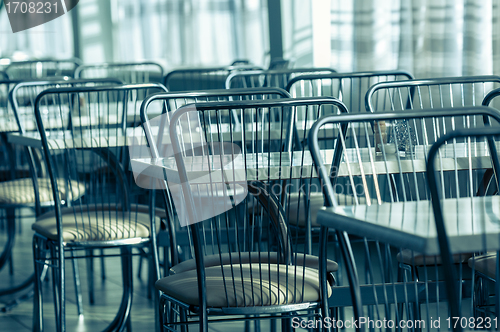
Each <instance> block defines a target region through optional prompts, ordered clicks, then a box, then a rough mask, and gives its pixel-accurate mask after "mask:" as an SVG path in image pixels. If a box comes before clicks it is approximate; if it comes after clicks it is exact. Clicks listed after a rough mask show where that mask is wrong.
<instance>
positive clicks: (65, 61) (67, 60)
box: [7, 58, 82, 68]
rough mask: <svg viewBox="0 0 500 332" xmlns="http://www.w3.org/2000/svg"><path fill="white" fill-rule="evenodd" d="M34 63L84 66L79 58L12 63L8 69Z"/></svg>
mask: <svg viewBox="0 0 500 332" xmlns="http://www.w3.org/2000/svg"><path fill="white" fill-rule="evenodd" d="M32 63H71V64H74V65H75V66H76V67H78V66H80V65H81V64H82V60H80V59H78V58H71V59H38V60H26V61H12V62H11V63H9V64H8V65H7V68H8V67H10V66H17V65H24V64H32Z"/></svg>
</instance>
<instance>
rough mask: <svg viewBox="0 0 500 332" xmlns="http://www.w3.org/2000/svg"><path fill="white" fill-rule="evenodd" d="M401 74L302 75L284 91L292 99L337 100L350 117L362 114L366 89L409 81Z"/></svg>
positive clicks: (395, 71) (390, 72) (406, 75)
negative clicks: (392, 82) (389, 82)
mask: <svg viewBox="0 0 500 332" xmlns="http://www.w3.org/2000/svg"><path fill="white" fill-rule="evenodd" d="M412 78H413V77H412V76H411V74H410V73H408V72H406V71H402V70H390V71H373V72H353V73H334V74H327V75H324V74H320V75H301V76H298V77H296V78H294V79H292V80H290V82H288V85H287V87H286V90H287V91H288V92H289V93H290V94H291V95H292V97H295V98H296V97H313V96H329V97H334V98H338V99H339V100H341V101H342V102H343V103H344V104H345V105H346V106H347V108H348V109H349V112H351V113H361V112H365V109H366V108H365V104H364V98H365V94H366V92H367V91H368V89H369V88H370V87H371V86H372V85H374V84H376V83H379V82H386V81H404V80H409V79H412Z"/></svg>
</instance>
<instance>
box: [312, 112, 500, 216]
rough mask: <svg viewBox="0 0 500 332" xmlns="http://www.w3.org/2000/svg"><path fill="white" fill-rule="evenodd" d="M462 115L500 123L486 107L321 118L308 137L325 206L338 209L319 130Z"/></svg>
mask: <svg viewBox="0 0 500 332" xmlns="http://www.w3.org/2000/svg"><path fill="white" fill-rule="evenodd" d="M462 115H469V116H474V115H480V116H486V117H491V118H493V119H495V120H496V121H500V111H498V110H496V109H494V108H491V107H486V106H475V107H456V108H442V109H440V110H439V114H436V110H435V109H424V110H418V111H395V112H380V113H379V112H376V113H358V114H340V115H338V114H336V115H327V116H324V117H322V118H320V119H319V120H318V121H316V122H315V123H314V125H313V126H312V128H311V130H310V131H309V135H308V144H309V149H310V151H311V155H312V158H313V161H314V163H315V165H316V168H317V171H318V174H319V176H320V178H321V179H322V182H324V185H325V187H324V190H325V198H326V200H325V203H326V204H325V205H326V206H333V207H337V206H338V203H337V202H336V200H335V196H334V194H335V192H334V189H333V186H332V184H331V183H330V182H329V181H326V179H329V178H330V177H329V176H330V175H329V174H328V172H327V170H326V168H325V167H324V166H323V164H322V157H321V155H320V147H319V144H318V133H319V129H320V128H321V127H322V126H324V125H325V124H349V123H359V122H372V123H374V122H378V121H391V120H407V119H425V118H433V117H456V116H462Z"/></svg>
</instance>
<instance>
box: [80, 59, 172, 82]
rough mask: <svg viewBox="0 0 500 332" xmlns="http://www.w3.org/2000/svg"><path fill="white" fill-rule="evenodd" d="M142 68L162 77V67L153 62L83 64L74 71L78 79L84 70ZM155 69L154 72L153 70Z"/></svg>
mask: <svg viewBox="0 0 500 332" xmlns="http://www.w3.org/2000/svg"><path fill="white" fill-rule="evenodd" d="M135 66H137V67H139V68H140V67H141V66H142V67H144V66H148V67H149V69H150V71H155V72H157V73H158V75H159V76H161V77H163V67H162V66H161V65H160V64H159V63H156V62H153V61H145V62H117V63H113V62H109V63H96V64H85V65H80V66H78V68H76V70H75V77H76V78H79V77H80V76H81V73H82V72H83V71H85V70H89V69H120V68H126V67H135ZM151 69H153V70H151ZM154 69H156V70H154Z"/></svg>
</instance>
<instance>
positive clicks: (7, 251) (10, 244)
mask: <svg viewBox="0 0 500 332" xmlns="http://www.w3.org/2000/svg"><path fill="white" fill-rule="evenodd" d="M6 214H7V216H6V223H7V242H6V243H5V246H4V249H3V251H2V254H1V255H0V270H1V269H2V268H3V267H4V266H5V264H6V263H8V261H9V260H11V256H12V249H13V248H14V243H15V238H16V214H15V209H7V210H6Z"/></svg>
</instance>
